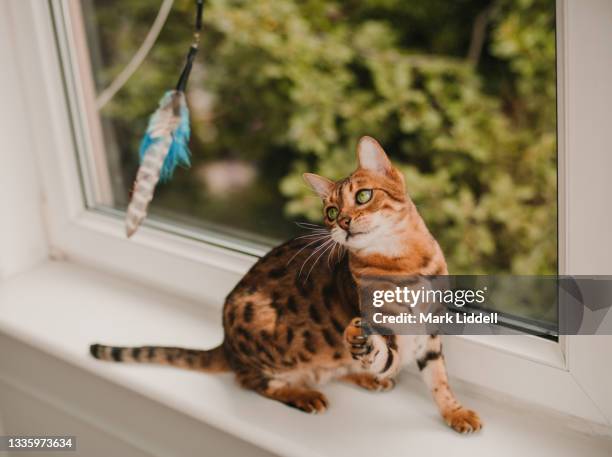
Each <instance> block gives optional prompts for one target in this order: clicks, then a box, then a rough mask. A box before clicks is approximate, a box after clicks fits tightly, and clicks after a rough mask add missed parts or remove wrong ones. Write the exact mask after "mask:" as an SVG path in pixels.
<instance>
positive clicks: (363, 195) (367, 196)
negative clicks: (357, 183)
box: [355, 189, 372, 205]
mask: <svg viewBox="0 0 612 457" xmlns="http://www.w3.org/2000/svg"><path fill="white" fill-rule="evenodd" d="M371 199H372V189H361V190H360V191H358V192H357V194H356V195H355V200H357V203H359V204H360V205H363V204H364V203H367V202H369V201H370V200H371Z"/></svg>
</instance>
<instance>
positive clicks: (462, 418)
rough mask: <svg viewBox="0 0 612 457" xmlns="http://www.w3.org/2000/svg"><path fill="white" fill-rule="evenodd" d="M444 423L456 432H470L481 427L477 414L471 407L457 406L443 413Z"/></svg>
mask: <svg viewBox="0 0 612 457" xmlns="http://www.w3.org/2000/svg"><path fill="white" fill-rule="evenodd" d="M444 420H445V421H446V423H447V424H448V425H449V426H450V427H451V428H452V429H453V430H455V431H456V432H459V433H472V432H477V431H478V430H480V429H481V428H482V421H481V420H480V417H478V414H477V413H476V412H474V411H472V410H471V409H467V408H464V407H458V408H456V409H454V410H452V411H449V412H447V413H445V414H444Z"/></svg>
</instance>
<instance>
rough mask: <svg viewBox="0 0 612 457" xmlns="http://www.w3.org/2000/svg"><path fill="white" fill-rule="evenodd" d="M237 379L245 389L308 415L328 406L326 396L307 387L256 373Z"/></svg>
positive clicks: (246, 374)
mask: <svg viewBox="0 0 612 457" xmlns="http://www.w3.org/2000/svg"><path fill="white" fill-rule="evenodd" d="M237 378H238V382H239V383H240V384H241V385H242V386H243V387H245V388H247V389H250V390H254V391H255V392H257V393H258V394H260V395H262V396H264V397H266V398H270V399H272V400H276V401H279V402H281V403H284V404H285V405H287V406H290V407H292V408H296V409H299V410H301V411H304V412H306V413H310V414H318V413H322V412H324V411H325V410H326V409H327V406H328V401H327V398H326V397H325V395H323V394H322V393H321V392H319V391H317V390H314V389H311V388H309V387H307V386H306V385H302V384H298V385H294V384H291V383H289V382H287V381H284V380H279V379H275V378H270V377H268V376H266V375H264V374H262V373H259V372H255V371H253V372H243V373H238V374H237Z"/></svg>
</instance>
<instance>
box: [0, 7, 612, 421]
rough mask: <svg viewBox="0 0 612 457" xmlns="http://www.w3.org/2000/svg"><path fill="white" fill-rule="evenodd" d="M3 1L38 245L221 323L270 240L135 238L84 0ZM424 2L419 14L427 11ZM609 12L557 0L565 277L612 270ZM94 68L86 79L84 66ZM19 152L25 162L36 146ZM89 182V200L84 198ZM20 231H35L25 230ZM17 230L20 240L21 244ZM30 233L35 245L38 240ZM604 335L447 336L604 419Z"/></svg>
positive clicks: (478, 377)
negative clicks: (227, 299) (114, 198)
mask: <svg viewBox="0 0 612 457" xmlns="http://www.w3.org/2000/svg"><path fill="white" fill-rule="evenodd" d="M147 3H148V2H147ZM381 3H382V2H381ZM385 3H387V4H389V3H390V2H385ZM398 3H400V2H398ZM427 3H428V4H429V3H432V2H427ZM445 3H447V2H445ZM521 3H522V2H521ZM1 4H2V5H3V7H5V8H6V7H8V9H9V13H10V14H9V15H3V16H2V17H3V18H4V17H9V18H11V17H12V18H15V20H17V21H18V24H19V27H5V28H3V29H2V33H3V34H4V35H5V36H7V37H8V39H7V41H6V42H9V43H13V44H14V48H11V47H3V48H2V51H3V52H4V53H6V52H7V50H12V51H14V52H12V51H11V52H9V57H10V60H11V61H15V62H16V64H15V66H14V67H12V69H13V70H15V72H14V74H16V75H17V74H18V75H19V81H18V82H19V83H20V84H15V86H16V88H17V87H18V86H19V89H20V91H17V90H9V91H8V92H7V94H9V95H11V97H9V103H7V104H6V108H7V109H10V111H7V116H12V117H15V116H16V113H17V115H18V114H19V113H20V112H22V113H23V118H24V119H27V122H25V123H24V124H25V125H27V131H28V136H27V139H28V140H29V141H30V142H31V146H29V147H28V149H29V148H30V147H31V149H32V151H30V152H33V155H34V157H35V160H36V167H34V166H32V165H33V164H30V163H29V162H28V163H27V165H28V166H29V169H30V171H31V172H32V177H31V182H32V183H36V184H39V185H40V187H41V190H42V192H43V196H44V206H43V205H41V202H40V198H39V195H40V194H41V193H40V192H38V189H35V187H36V186H30V181H22V182H20V184H21V185H22V187H24V186H25V187H26V188H28V187H31V188H32V189H35V190H32V191H31V192H24V195H19V197H18V201H17V200H15V201H16V204H15V208H18V207H25V206H24V205H25V204H28V205H31V207H32V211H33V212H36V213H38V212H43V213H44V216H45V217H44V232H45V234H46V237H44V238H41V243H44V242H45V241H46V240H48V243H49V246H50V250H51V254H52V256H53V257H54V258H58V259H68V260H69V261H71V262H76V263H78V264H79V267H78V268H81V266H85V267H86V266H93V267H95V268H96V269H101V270H103V271H107V272H112V274H113V275H117V276H120V277H122V278H126V279H128V280H130V281H136V282H137V283H139V284H140V285H139V286H137V287H142V284H145V285H146V286H150V287H154V290H155V291H159V290H163V291H165V292H167V294H168V295H164V301H167V303H168V305H169V306H172V305H173V304H174V300H175V295H176V294H180V295H182V296H186V297H189V298H191V299H193V300H194V301H195V302H197V303H198V304H201V305H206V307H207V308H208V307H211V308H212V310H213V313H212V318H213V319H215V322H216V321H217V320H216V319H217V316H218V312H219V311H218V309H217V310H216V311H215V307H220V306H221V304H222V302H223V297H224V296H225V294H226V293H227V291H229V290H231V288H232V287H233V286H234V285H235V283H236V281H237V280H238V278H239V276H240V275H242V274H244V272H245V271H246V270H247V269H248V268H249V267H250V266H251V265H252V263H253V262H254V261H255V259H256V258H255V256H254V255H253V253H255V252H262V249H260V248H258V250H256V249H251V248H250V247H245V246H246V245H245V243H244V242H243V241H240V244H236V245H232V246H231V247H232V248H233V249H220V248H219V247H218V246H215V244H217V245H218V244H221V243H217V242H216V240H212V238H213V236H212V235H211V234H210V233H211V232H209V231H202V232H197V236H196V230H195V229H186V228H185V227H183V226H179V225H178V224H177V223H176V219H168V220H166V221H167V222H161V221H162V219H160V218H159V217H157V218H151V219H149V225H148V226H147V227H143V228H142V229H141V230H140V231H139V234H138V236H136V237H133V238H132V239H130V240H127V239H126V238H125V232H124V227H123V223H122V217H121V216H122V215H121V213H120V211H119V210H116V209H113V207H112V202H110V196H111V194H110V192H107V191H108V190H109V189H110V186H106V185H105V183H106V184H108V181H105V178H104V175H105V173H104V170H106V172H108V167H106V166H100V164H102V165H104V164H105V163H106V154H107V152H106V150H105V148H104V147H99V146H100V145H103V141H98V140H99V139H103V136H102V135H97V133H96V129H95V128H94V127H95V122H96V119H97V122H99V119H100V118H99V116H98V115H97V112H96V110H95V109H93V108H94V107H95V99H96V93H95V91H93V90H90V89H92V88H93V87H94V86H93V84H91V87H89V88H88V87H87V86H88V84H90V83H91V82H92V81H93V77H92V75H91V70H92V67H91V65H90V64H89V62H90V58H89V57H88V56H87V55H86V54H85V51H88V52H89V48H88V47H87V46H86V43H87V40H86V39H85V37H86V34H85V28H84V27H83V25H84V24H85V22H84V20H83V14H84V11H83V7H85V6H86V5H87V4H86V3H84V2H75V1H68V0H53V1H50V2H39V1H38V0H29V1H22V0H8V1H6V2H1ZM160 4H161V0H160ZM177 5H178V0H177ZM413 12H414V13H415V14H417V10H413ZM609 13H610V5H609V4H608V3H607V2H595V3H588V4H587V2H569V1H565V0H558V1H557V27H558V29H557V39H558V67H557V68H558V69H559V73H558V85H557V87H558V93H559V97H558V102H559V117H558V122H559V130H558V131H559V135H558V143H559V156H558V157H559V162H558V166H559V173H558V176H559V184H560V185H559V203H560V204H559V207H558V209H559V218H558V220H559V231H558V237H559V257H558V265H559V270H560V272H561V273H563V274H574V275H580V274H585V275H592V274H599V275H606V274H609V273H610V258H612V243H610V242H609V236H608V234H609V231H610V227H612V213H610V212H609V211H601V208H606V207H607V205H608V201H607V200H608V198H609V197H608V196H609V195H610V193H611V192H612V188H611V187H610V186H611V184H610V180H609V179H608V174H609V172H608V170H609V169H610V167H612V163H611V160H612V156H610V154H609V147H608V145H609V144H610V141H609V140H610V139H609V138H608V136H609V134H610V133H609V132H610V129H609V119H610V116H609V111H610V106H612V93H611V91H610V89H609V87H610V86H609V84H608V83H607V82H608V81H609V79H610V75H611V74H612V66H611V62H612V58H608V56H609V51H610V48H609V46H607V44H608V43H609V42H610V41H611V40H612V31H611V29H610V27H608V24H607V22H606V21H608V18H609V16H610V15H609ZM154 14H155V13H152V15H154ZM419 14H420V13H419ZM489 27H490V25H489ZM79 29H80V31H79ZM181 49H182V50H181V53H182V52H184V49H183V48H182V47H181ZM202 56H203V54H202ZM202 56H201V57H202ZM201 57H200V58H201ZM127 60H129V58H128V57H126V61H127ZM17 70H19V72H17ZM87 72H89V79H88V78H86V77H85V76H83V75H84V74H85V75H86V74H87ZM88 81H89V83H88ZM10 87H12V86H10ZM164 89H165V88H164ZM17 94H19V96H18V95H17ZM153 98H154V99H157V98H158V94H155V96H154V97H153ZM22 99H23V100H22ZM24 101H25V103H24ZM16 103H20V105H19V106H15V104H16ZM151 103H152V105H153V104H154V102H151ZM68 108H70V110H69V109H68ZM146 114H148V113H146ZM70 122H72V124H73V125H72V126H71V125H70ZM88 130H90V131H88ZM138 135H140V132H138ZM13 136H14V135H13ZM381 140H382V141H383V142H384V141H385V139H381ZM75 143H76V144H75ZM13 144H15V143H13ZM19 145H21V143H19ZM14 149H15V150H22V149H24V150H25V148H21V147H16V148H14ZM75 151H76V154H75ZM100 151H101V152H100ZM194 152H196V151H194ZM77 154H78V156H77ZM347 154H350V151H349V152H347ZM12 157H13V158H17V157H18V158H22V159H24V160H25V159H26V158H27V157H29V156H28V155H27V154H23V155H21V154H13V156H12ZM345 157H346V156H343V159H344V158H345ZM23 164H24V166H25V164H26V162H23ZM79 171H82V173H81V172H79ZM191 172H193V170H191V171H190V172H189V173H191ZM107 176H108V175H107ZM83 189H84V190H85V195H86V199H83V198H82V190H83ZM8 197H10V196H8ZM84 202H87V205H85V203H84ZM109 202H110V203H109ZM423 206H424V205H421V209H423ZM11 209H12V208H11ZM16 216H17V217H19V216H20V215H19V214H17V215H16ZM22 219H23V217H22ZM28 222H30V220H29V219H28ZM536 225H537V224H534V226H536ZM536 228H537V227H536ZM41 232H42V230H41ZM171 232H172V233H171ZM13 234H14V235H15V234H17V235H22V234H24V235H25V231H14V233H13ZM10 235H11V233H9V238H8V240H9V241H8V242H9V243H10V242H13V241H12V240H13V238H12V237H11V236H10ZM182 235H185V236H182ZM24 239H25V240H28V242H29V239H30V237H26V238H24ZM197 239H206V240H212V242H211V243H202V242H199V241H196V240H197ZM17 241H20V239H18V240H17ZM228 244H229V242H228V243H226V244H225V246H227V245H228ZM30 245H31V243H30ZM239 251H241V252H239ZM245 251H246V252H250V253H251V254H250V255H248V254H244V253H243V252H245ZM9 260H10V259H9ZM31 260H32V259H31V257H29V258H28V261H31ZM19 261H22V259H19ZM28 264H31V262H30V263H28ZM20 271H21V270H20ZM75 271H76V269H75ZM26 273H29V272H26ZM108 286H110V287H113V284H112V283H109V284H108ZM118 292H120V291H118ZM156 293H157V292H156ZM120 295H121V294H118V295H117V300H121V296H120ZM100 306H104V304H103V303H100ZM602 342H603V339H601V338H588V337H585V336H581V337H578V336H565V337H560V338H559V340H558V341H549V340H546V339H543V338H532V337H529V336H520V337H511V336H504V335H502V336H493V337H484V336H483V337H449V338H446V339H445V348H446V351H445V352H446V358H447V362H448V369H449V373H450V374H451V375H452V376H454V377H456V378H458V379H461V380H463V381H466V382H468V383H470V384H473V385H475V386H478V388H483V387H484V388H485V389H486V390H488V391H495V392H501V393H503V394H505V395H509V396H511V397H514V398H520V399H522V401H527V402H531V403H533V404H537V405H541V406H544V407H548V408H553V409H556V410H559V411H562V412H564V413H567V414H571V415H573V416H577V417H581V418H586V419H588V420H591V421H595V422H598V423H602V424H604V423H609V419H610V417H612V415H611V414H612V405H610V401H609V400H610V396H609V388H608V387H609V385H610V382H609V381H610V379H611V374H612V373H611V372H610V366H609V364H598V365H593V364H592V363H590V361H591V360H592V357H593V354H596V355H597V357H599V358H600V359H601V360H606V359H609V358H610V357H611V355H610V345H609V344H603V343H602ZM604 343H605V342H604ZM509 373H510V375H509Z"/></svg>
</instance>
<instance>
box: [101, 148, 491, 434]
mask: <svg viewBox="0 0 612 457" xmlns="http://www.w3.org/2000/svg"><path fill="white" fill-rule="evenodd" d="M358 160H359V167H358V168H357V170H356V171H355V172H354V173H353V174H351V175H350V176H349V177H347V178H345V179H343V180H341V181H338V182H332V181H330V180H328V179H326V178H323V177H321V176H317V175H313V174H305V175H304V178H305V180H306V181H307V182H308V184H309V185H310V186H311V187H312V188H313V190H315V192H317V194H318V195H319V196H320V197H321V199H322V200H323V203H324V215H325V228H313V230H312V232H311V233H310V234H307V235H304V236H301V237H298V238H296V239H293V240H290V241H288V242H286V243H284V244H282V245H281V246H278V247H276V248H274V249H272V250H271V251H270V252H269V253H268V254H267V255H266V256H264V257H262V258H261V259H260V260H259V261H258V262H257V263H256V264H255V265H254V266H253V267H252V268H251V269H250V270H249V272H248V273H247V274H246V275H245V276H244V277H243V278H242V280H241V281H240V282H239V283H238V284H237V285H236V287H235V288H234V289H233V290H232V291H231V292H230V294H229V295H228V296H227V299H226V302H225V307H224V310H223V328H224V331H225V337H224V340H223V342H222V344H221V345H220V346H218V347H216V348H214V349H211V350H208V351H202V350H189V349H180V348H162V347H139V348H117V347H110V346H101V345H93V346H92V347H91V353H92V355H93V356H94V357H97V358H100V359H104V360H113V361H117V362H121V361H131V362H154V363H162V364H168V365H173V366H178V367H182V368H188V369H194V370H201V371H207V372H211V371H233V372H234V373H235V374H236V378H237V380H238V382H239V383H240V384H241V385H242V386H243V387H245V388H247V389H251V390H253V391H255V392H257V393H259V394H261V395H262V396H265V397H268V398H271V399H274V400H277V401H280V402H282V403H285V404H286V405H288V406H291V407H294V408H297V409H300V410H302V411H305V412H309V413H319V412H322V411H324V410H325V409H326V408H327V406H328V400H327V399H326V398H325V396H324V395H323V394H322V393H320V392H319V391H318V390H316V386H317V385H318V384H321V383H324V382H326V381H328V380H330V379H341V380H343V381H346V382H349V383H351V384H354V385H356V386H359V387H362V388H364V389H368V390H372V391H386V390H389V389H391V388H393V386H394V385H395V377H396V376H397V374H398V372H399V371H400V369H401V367H402V366H404V365H406V364H409V363H416V364H417V366H418V368H419V370H420V371H421V373H422V375H423V379H424V381H425V383H426V384H427V386H428V387H429V389H430V391H431V394H432V396H433V398H434V401H435V403H436V405H437V406H438V409H439V410H440V413H441V415H442V417H443V418H444V420H445V421H446V422H447V423H448V424H449V425H450V426H451V427H452V428H453V429H455V430H457V431H459V432H471V431H476V430H478V429H480V427H481V422H480V419H479V418H478V416H477V414H476V413H474V412H473V411H470V410H468V409H466V408H464V407H463V406H461V404H460V403H459V402H458V401H457V399H456V398H455V396H454V395H453V393H452V391H451V390H450V387H449V385H448V380H447V376H446V370H445V366H444V357H443V355H442V345H441V340H440V337H439V336H436V335H422V336H400V335H378V334H371V335H368V334H366V332H364V329H363V328H362V323H361V319H360V318H359V315H360V311H359V297H358V294H357V290H358V285H359V283H360V281H361V279H362V278H364V277H366V276H368V275H419V274H420V275H433V274H447V268H446V262H445V260H444V255H443V254H442V251H441V249H440V247H439V245H438V243H437V242H436V240H435V239H434V238H433V236H432V235H431V234H430V233H429V231H428V229H427V227H426V226H425V223H424V222H423V220H422V219H421V217H420V216H419V214H418V212H417V209H416V207H415V206H414V204H413V203H412V201H411V200H410V198H409V197H408V196H407V194H406V189H405V186H404V179H403V176H402V175H401V173H400V172H399V171H398V170H396V169H395V168H394V167H393V166H392V165H391V162H390V161H389V159H388V158H387V156H386V154H385V153H384V151H383V150H382V148H381V147H380V145H379V144H378V143H377V142H376V141H375V140H373V139H372V138H369V137H364V138H362V140H361V141H360V143H359V147H358ZM362 189H369V190H372V196H371V199H370V200H369V201H367V202H365V203H359V202H358V201H357V200H356V194H357V192H359V190H362ZM329 208H335V210H336V211H335V213H333V212H332V213H331V214H332V215H334V214H336V217H334V218H330V217H329V214H330V213H329V212H328V210H329Z"/></svg>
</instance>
